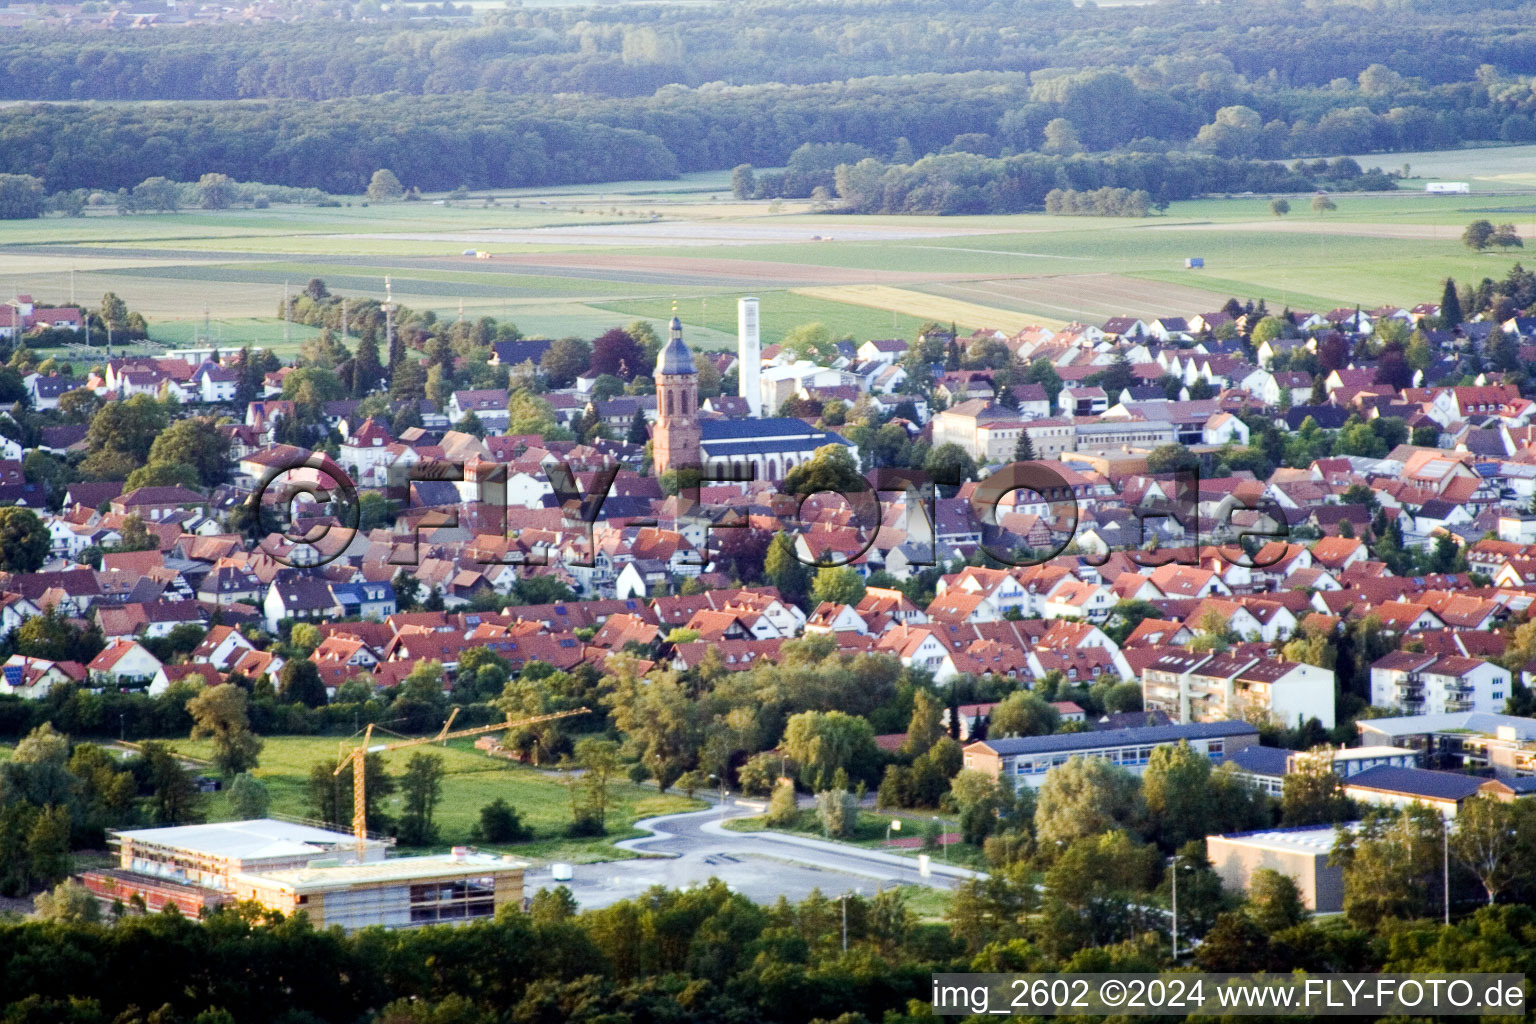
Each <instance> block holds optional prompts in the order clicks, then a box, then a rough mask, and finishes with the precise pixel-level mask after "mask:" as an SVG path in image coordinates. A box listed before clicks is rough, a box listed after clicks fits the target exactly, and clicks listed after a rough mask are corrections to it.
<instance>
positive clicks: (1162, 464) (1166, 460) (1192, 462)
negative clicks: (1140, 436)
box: [1147, 442, 1200, 473]
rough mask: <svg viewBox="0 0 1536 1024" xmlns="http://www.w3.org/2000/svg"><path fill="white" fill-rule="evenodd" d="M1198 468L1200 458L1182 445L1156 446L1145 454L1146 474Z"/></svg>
mask: <svg viewBox="0 0 1536 1024" xmlns="http://www.w3.org/2000/svg"><path fill="white" fill-rule="evenodd" d="M1199 467H1200V458H1199V456H1197V455H1196V454H1195V453H1194V452H1192V451H1190V450H1189V449H1188V448H1186V447H1184V446H1183V445H1182V444H1179V443H1177V442H1174V443H1172V444H1164V445H1158V446H1157V447H1156V448H1154V449H1152V451H1151V452H1149V453H1148V454H1147V472H1148V473H1177V472H1180V471H1185V472H1187V471H1189V470H1194V469H1198V468H1199Z"/></svg>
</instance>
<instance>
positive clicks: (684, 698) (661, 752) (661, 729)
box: [603, 659, 700, 792]
mask: <svg viewBox="0 0 1536 1024" xmlns="http://www.w3.org/2000/svg"><path fill="white" fill-rule="evenodd" d="M615 661H617V659H610V661H609V665H610V666H613V665H614V663H615ZM612 678H613V688H612V691H611V692H610V693H609V694H608V695H607V696H605V697H604V698H603V703H604V704H606V705H607V706H608V708H609V711H610V713H611V714H612V716H613V723H614V725H616V726H617V727H618V729H619V731H620V732H621V733H623V734H625V736H626V737H627V745H628V747H629V749H630V751H631V752H632V753H633V754H634V755H636V756H638V758H639V760H640V763H641V764H642V765H644V766H645V769H646V771H648V772H649V773H650V775H651V777H652V778H654V779H655V780H656V782H657V785H658V786H659V787H660V788H661V790H662V792H666V790H667V788H668V787H670V786H671V785H672V783H673V782H674V781H676V779H677V777H678V776H679V775H681V774H683V772H685V771H687V769H688V767H689V764H690V762H691V761H692V760H693V759H694V757H695V752H696V751H697V750H698V747H699V730H700V722H699V715H700V709H699V706H698V703H697V702H696V701H695V700H694V699H693V698H692V697H691V696H690V695H689V692H688V690H687V689H686V688H685V687H684V686H683V685H682V683H681V682H680V681H679V680H678V678H677V676H676V674H675V673H671V672H657V673H652V674H651V675H650V676H649V677H647V678H641V677H640V676H638V675H637V674H636V672H635V666H634V664H633V663H632V661H628V660H626V661H625V662H624V663H621V666H620V667H619V668H618V669H617V671H615V672H614V674H613V677H612Z"/></svg>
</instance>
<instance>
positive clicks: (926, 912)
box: [901, 885, 955, 924]
mask: <svg viewBox="0 0 1536 1024" xmlns="http://www.w3.org/2000/svg"><path fill="white" fill-rule="evenodd" d="M901 892H902V895H904V896H906V898H907V909H908V910H910V911H912V913H914V914H916V915H917V919H918V920H919V921H922V922H924V923H925V924H926V923H931V922H939V921H943V920H944V919H945V918H947V917H948V916H949V908H950V907H951V906H952V905H953V904H954V902H955V894H954V892H953V891H951V890H949V889H933V888H930V887H929V886H926V885H904V886H902V887H901Z"/></svg>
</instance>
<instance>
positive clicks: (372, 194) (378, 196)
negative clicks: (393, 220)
mask: <svg viewBox="0 0 1536 1024" xmlns="http://www.w3.org/2000/svg"><path fill="white" fill-rule="evenodd" d="M367 195H368V201H369V202H371V203H383V202H389V201H391V200H395V199H399V198H400V197H401V196H403V195H405V188H404V186H402V185H401V184H400V179H399V178H397V177H395V172H394V171H391V170H389V169H388V168H387V167H384V168H380V169H379V170H377V171H374V172H373V177H372V178H370V179H369V181H368V193H367Z"/></svg>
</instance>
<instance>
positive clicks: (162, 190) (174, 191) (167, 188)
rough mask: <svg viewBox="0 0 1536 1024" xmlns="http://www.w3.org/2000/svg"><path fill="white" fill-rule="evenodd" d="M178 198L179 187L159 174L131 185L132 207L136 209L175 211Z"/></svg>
mask: <svg viewBox="0 0 1536 1024" xmlns="http://www.w3.org/2000/svg"><path fill="white" fill-rule="evenodd" d="M179 200H180V189H178V188H177V187H176V183H175V182H174V181H171V180H170V179H169V178H163V177H160V176H159V175H156V176H155V177H152V178H145V179H144V180H143V181H141V182H139V183H138V184H137V185H135V186H134V187H133V207H134V209H136V210H153V211H154V212H156V213H175V212H176V208H177V206H178V204H179Z"/></svg>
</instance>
